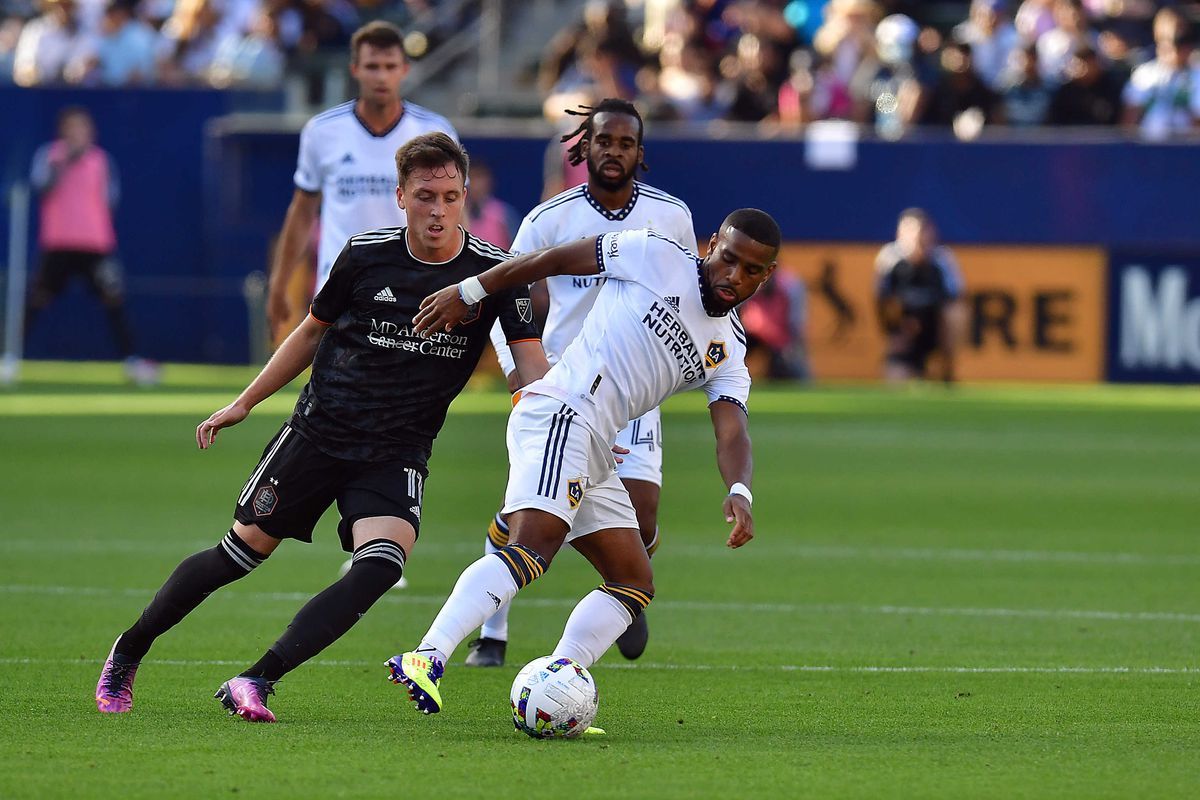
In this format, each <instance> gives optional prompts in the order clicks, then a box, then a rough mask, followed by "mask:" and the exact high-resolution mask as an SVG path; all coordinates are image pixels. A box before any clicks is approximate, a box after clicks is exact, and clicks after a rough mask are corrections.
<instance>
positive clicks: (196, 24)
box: [158, 0, 221, 86]
mask: <svg viewBox="0 0 1200 800" xmlns="http://www.w3.org/2000/svg"><path fill="white" fill-rule="evenodd" d="M220 43H221V10H220V8H219V7H218V6H217V4H216V2H215V0H177V2H176V3H175V10H174V11H173V12H172V13H171V16H170V17H169V18H168V19H167V21H166V22H165V23H163V27H162V39H161V40H160V42H159V46H158V77H159V80H160V81H161V82H162V83H164V84H166V85H168V86H187V85H195V84H200V83H203V82H204V81H205V80H206V78H207V77H208V69H209V67H211V66H212V62H213V58H214V57H215V56H216V54H217V46H218V45H220Z"/></svg>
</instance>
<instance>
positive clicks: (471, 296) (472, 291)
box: [458, 275, 488, 306]
mask: <svg viewBox="0 0 1200 800" xmlns="http://www.w3.org/2000/svg"><path fill="white" fill-rule="evenodd" d="M458 296H459V297H461V298H462V301H463V302H464V303H466V304H467V305H469V306H473V305H475V304H476V303H478V302H479V301H480V300H482V299H483V298H485V297H487V296H488V293H487V290H486V289H484V288H483V284H482V283H480V282H479V276H478V275H472V276H471V277H469V278H467V279H466V280H464V281H462V282H460V283H459V284H458Z"/></svg>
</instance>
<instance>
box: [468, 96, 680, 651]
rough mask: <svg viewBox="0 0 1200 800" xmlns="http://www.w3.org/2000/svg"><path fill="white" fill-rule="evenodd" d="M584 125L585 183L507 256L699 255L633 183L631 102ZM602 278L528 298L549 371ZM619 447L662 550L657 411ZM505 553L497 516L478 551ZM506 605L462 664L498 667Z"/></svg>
mask: <svg viewBox="0 0 1200 800" xmlns="http://www.w3.org/2000/svg"><path fill="white" fill-rule="evenodd" d="M567 113H568V114H572V115H576V116H582V117H583V118H584V119H583V122H582V123H581V124H580V125H579V126H578V127H577V128H576V129H575V130H574V131H571V132H570V133H568V134H566V135H565V136H564V137H563V141H564V142H570V141H572V140H575V141H574V144H572V145H571V147H570V149H569V156H570V160H571V162H572V163H574V164H586V165H587V175H588V178H587V182H586V183H585V184H583V185H581V186H576V187H574V188H572V189H568V190H567V191H565V192H562V193H561V194H559V195H558V196H556V197H553V198H551V199H550V200H547V201H546V202H544V203H542V204H541V205H539V206H538V207H536V208H535V209H533V210H532V211H530V212H529V214H528V215H527V216H526V217H525V219H524V221H523V222H522V223H521V227H520V229H519V230H518V231H517V237H516V239H515V240H514V241H513V248H512V249H513V250H514V251H515V252H518V253H530V252H533V251H534V250H541V249H542V248H545V247H551V246H553V245H559V244H566V243H568V242H574V241H577V240H579V239H582V238H584V237H594V236H596V235H598V234H601V233H608V232H615V231H623V230H630V229H633V228H650V229H651V230H654V231H656V232H658V233H661V234H663V235H664V236H667V237H668V238H671V239H673V240H675V241H677V242H679V243H680V244H681V245H683V246H684V247H687V248H690V249H691V250H692V251H693V252H695V248H696V233H695V228H694V226H693V224H692V212H691V211H690V210H689V209H688V207H687V206H686V205H685V204H684V203H683V202H682V201H681V200H679V199H677V198H675V197H672V196H671V195H669V194H667V193H666V192H664V191H662V190H661V189H655V188H654V187H653V186H649V185H647V184H645V183H641V182H640V181H637V180H635V178H636V176H637V174H638V170H639V169H645V168H646V164H645V149H644V147H643V146H642V138H643V134H644V132H645V131H644V127H643V124H642V118H641V115H640V114H639V113H638V110H637V109H636V108H635V107H634V105H633V104H632V103H630V102H628V101H627V100H620V99H615V98H608V99H606V100H602V101H600V102H599V103H597V104H596V105H595V106H592V107H583V108H582V109H581V110H578V111H576V110H568V111H567ZM604 282H605V276H603V275H597V276H594V277H585V276H578V275H556V276H552V277H550V278H547V279H546V280H545V281H544V282H541V283H539V284H537V285H535V286H534V287H533V288H532V289H531V295H532V296H533V298H534V302H535V304H537V305H539V307H540V308H539V311H541V310H545V309H547V307H548V311H547V316H546V326H545V333H544V336H543V342H544V344H545V348H546V358H547V359H549V361H550V363H551V364H553V363H555V362H556V361H558V359H559V358H560V357H561V356H562V353H563V351H564V350H566V348H567V345H569V344H570V343H571V342H572V341H574V340H575V338H576V337H577V336H578V335H579V331H580V330H581V329H582V327H583V320H584V318H585V317H586V316H587V314H588V312H589V311H591V309H592V305H593V304H594V303H595V302H596V297H597V295H598V294H599V293H600V288H601V287H602V286H603V285H604ZM492 342H493V344H494V345H495V347H496V354H497V357H498V358H499V360H500V366H501V368H502V369H503V370H504V374H505V375H506V376H509V388H510V389H515V386H514V381H513V377H514V374H515V373H514V365H513V361H512V357H511V356H510V355H509V353H508V349H507V348H506V347H505V345H504V338H503V335H502V333H501V332H500V331H499V329H493V331H492ZM616 443H617V444H618V445H620V446H621V447H623V448H626V449H628V450H629V453H628V454H627V455H625V456H624V461H623V462H622V463H621V464H620V465H619V466H618V467H617V474H618V475H620V477H621V481H622V482H623V483H624V485H625V489H626V490H627V491H628V492H629V496H630V498H631V499H632V501H633V507H634V509H635V510H636V511H637V518H638V528H639V529H640V531H641V535H642V541H643V543H644V544H645V546H646V550H647V552H649V553H651V554H653V553H654V550H655V548H656V547H657V546H658V500H659V494H660V492H661V487H662V431H661V429H660V418H659V412H658V409H657V408H654V409H650V410H649V411H647V412H646V414H645V415H644V416H641V417H639V418H638V419H635V420H633V421H632V422H631V423H630V424H629V426H628V427H627V428H625V429H624V430H622V431H621V433H620V434H619V435H618V436H617V440H616ZM507 544H508V524H507V522H506V521H505V518H504V515H502V514H499V513H498V514H496V517H495V519H493V520H492V523H491V525H490V527H489V528H488V536H487V539H486V541H485V542H484V552H485V553H494V552H496V551H497V550H498V549H500V548H502V547H504V546H505V545H507ZM508 611H509V609H508V606H503V607H501V608H499V609H497V611H496V613H495V614H494V615H493V616H492V617H491V618H490V619H488V621H487V622H486V623H484V625H483V628H482V630H481V631H480V638H478V639H476V640H474V641H472V642H471V643H470V645H469V647H470V650H471V652H470V654H469V655H468V656H467V665H468V666H475V667H498V666H501V665H503V664H504V655H505V650H506V648H507V642H508ZM648 637H649V628H648V627H647V624H646V617H645V615H644V614H641V615H638V617H637V618H636V619H635V620H634V624H633V625H632V626H630V629H629V631H627V632H626V633H625V634H624V635H622V637H621V638H620V639H619V640H618V642H617V646H618V647H619V649H620V651H621V654H622V655H624V656H625V657H626V658H637V657H638V656H640V655H641V654H642V651H644V650H645V648H646V642H647V639H648Z"/></svg>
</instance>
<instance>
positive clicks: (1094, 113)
mask: <svg viewBox="0 0 1200 800" xmlns="http://www.w3.org/2000/svg"><path fill="white" fill-rule="evenodd" d="M1066 77H1067V82H1066V83H1064V84H1063V85H1062V86H1060V87H1058V89H1056V90H1055V92H1054V96H1053V97H1052V98H1051V100H1050V108H1049V111H1048V116H1047V119H1046V121H1047V122H1048V123H1049V124H1051V125H1116V124H1117V122H1118V121H1120V119H1121V88H1122V86H1123V83H1122V81H1121V79H1120V78H1119V77H1117V75H1116V74H1114V73H1113V72H1112V71H1111V70H1107V69H1105V68H1104V66H1103V65H1102V64H1101V63H1100V56H1099V55H1097V53H1096V51H1095V50H1094V49H1093V48H1092V47H1091V46H1090V45H1086V44H1085V45H1081V46H1079V47H1078V48H1076V50H1075V54H1074V55H1073V56H1072V57H1071V61H1070V62H1069V63H1068V64H1067V72H1066Z"/></svg>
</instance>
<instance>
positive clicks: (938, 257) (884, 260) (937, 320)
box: [875, 208, 965, 383]
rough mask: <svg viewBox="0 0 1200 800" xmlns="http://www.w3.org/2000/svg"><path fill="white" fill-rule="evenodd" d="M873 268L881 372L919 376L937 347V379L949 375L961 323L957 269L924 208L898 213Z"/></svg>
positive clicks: (892, 378)
mask: <svg viewBox="0 0 1200 800" xmlns="http://www.w3.org/2000/svg"><path fill="white" fill-rule="evenodd" d="M875 270H876V273H877V284H876V300H877V304H876V310H877V312H878V316H879V322H880V325H881V326H882V327H883V333H884V336H885V337H886V339H887V343H886V350H885V361H884V378H885V379H886V380H888V381H889V382H898V381H907V380H911V379H913V378H924V377H926V368H927V366H928V362H929V357H930V356H931V355H933V354H934V353H937V355H938V357H939V362H940V367H941V375H940V377H941V379H942V380H943V381H945V382H947V383H949V382H951V381H953V380H954V379H955V374H956V373H955V367H956V355H957V351H958V345H959V342H960V341H961V339H962V336H963V332H964V324H965V309H964V308H963V303H962V296H963V281H962V275H961V273H960V272H959V269H958V262H957V261H956V260H955V258H954V256H953V254H951V252H950V250H949V249H948V248H946V247H944V246H942V245H939V244H938V233H937V227H936V226H935V225H934V222H933V220H932V219H930V217H929V215H928V214H927V213H925V211H924V210H922V209H919V208H909V209H905V210H904V211H903V212H902V213H901V214H900V219H899V222H898V223H897V226H896V240H895V241H894V242H890V243H888V244H886V245H884V246H883V249H882V250H880V251H879V256H878V257H877V258H876V259H875Z"/></svg>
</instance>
